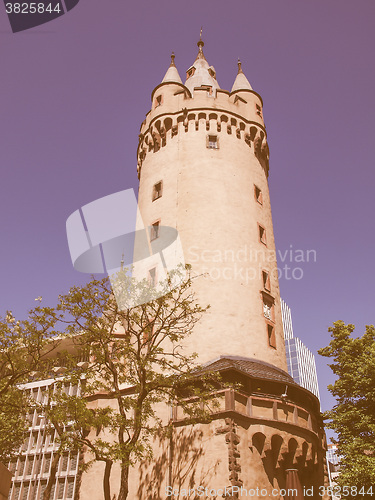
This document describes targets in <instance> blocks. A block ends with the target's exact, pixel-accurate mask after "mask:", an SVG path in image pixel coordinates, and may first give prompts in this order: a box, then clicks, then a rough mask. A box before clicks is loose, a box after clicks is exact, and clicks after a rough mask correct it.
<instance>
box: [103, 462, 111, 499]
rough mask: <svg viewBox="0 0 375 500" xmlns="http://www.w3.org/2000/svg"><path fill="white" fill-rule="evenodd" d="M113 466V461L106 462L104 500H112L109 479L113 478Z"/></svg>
mask: <svg viewBox="0 0 375 500" xmlns="http://www.w3.org/2000/svg"><path fill="white" fill-rule="evenodd" d="M112 464H113V462H112V460H106V462H105V470H104V477H103V491H104V500H111V487H110V484H109V478H110V476H111V469H112Z"/></svg>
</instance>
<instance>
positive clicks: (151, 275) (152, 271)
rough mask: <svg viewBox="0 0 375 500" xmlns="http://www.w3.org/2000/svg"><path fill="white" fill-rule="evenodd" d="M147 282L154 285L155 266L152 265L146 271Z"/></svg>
mask: <svg viewBox="0 0 375 500" xmlns="http://www.w3.org/2000/svg"><path fill="white" fill-rule="evenodd" d="M148 284H149V285H150V286H155V285H156V267H153V268H152V269H150V270H149V271H148Z"/></svg>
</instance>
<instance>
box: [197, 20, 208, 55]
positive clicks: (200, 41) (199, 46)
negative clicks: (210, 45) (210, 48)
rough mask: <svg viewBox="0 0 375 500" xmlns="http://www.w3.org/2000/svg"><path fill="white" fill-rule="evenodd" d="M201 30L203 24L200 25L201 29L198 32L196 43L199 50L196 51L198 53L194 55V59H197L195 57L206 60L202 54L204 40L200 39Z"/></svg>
mask: <svg viewBox="0 0 375 500" xmlns="http://www.w3.org/2000/svg"><path fill="white" fill-rule="evenodd" d="M202 31H203V26H202V27H201V31H200V34H199V41H198V43H197V45H198V48H199V52H198V55H197V57H196V59H195V60H197V59H204V60H206V58H205V57H204V54H203V47H204V41H203V40H202Z"/></svg>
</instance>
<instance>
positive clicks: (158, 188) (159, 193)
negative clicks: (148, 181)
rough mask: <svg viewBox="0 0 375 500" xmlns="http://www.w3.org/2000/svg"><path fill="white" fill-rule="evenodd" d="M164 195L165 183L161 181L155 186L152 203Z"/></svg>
mask: <svg viewBox="0 0 375 500" xmlns="http://www.w3.org/2000/svg"><path fill="white" fill-rule="evenodd" d="M162 194H163V181H159V182H157V183H156V184H154V187H153V188H152V201H155V200H157V199H158V198H161V197H162Z"/></svg>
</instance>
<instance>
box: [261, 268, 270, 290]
mask: <svg viewBox="0 0 375 500" xmlns="http://www.w3.org/2000/svg"><path fill="white" fill-rule="evenodd" d="M262 279H263V288H264V289H265V290H267V291H268V292H270V291H271V284H270V275H269V272H268V271H262Z"/></svg>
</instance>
